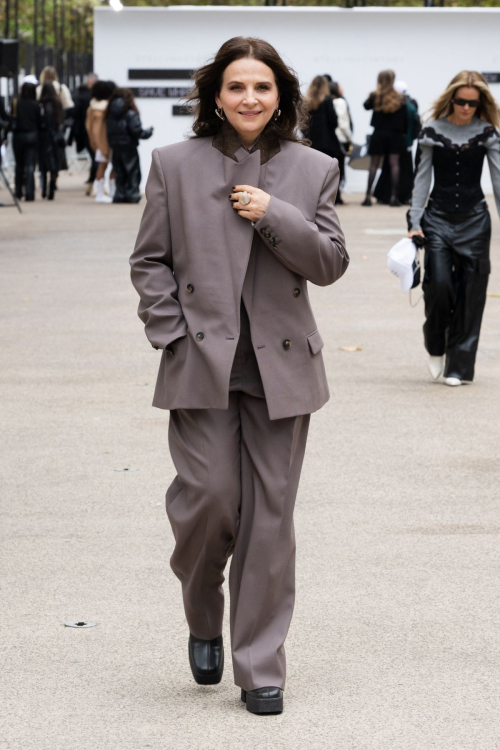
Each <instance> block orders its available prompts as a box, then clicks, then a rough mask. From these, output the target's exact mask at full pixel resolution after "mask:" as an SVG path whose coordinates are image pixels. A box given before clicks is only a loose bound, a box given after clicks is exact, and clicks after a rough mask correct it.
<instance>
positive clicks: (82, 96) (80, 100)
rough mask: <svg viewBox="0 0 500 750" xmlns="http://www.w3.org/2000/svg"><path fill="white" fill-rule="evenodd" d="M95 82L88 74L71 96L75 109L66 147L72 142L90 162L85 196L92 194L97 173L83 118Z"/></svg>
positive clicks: (93, 74) (92, 74)
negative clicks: (86, 152) (84, 81)
mask: <svg viewBox="0 0 500 750" xmlns="http://www.w3.org/2000/svg"><path fill="white" fill-rule="evenodd" d="M97 80H98V79H97V76H96V74H95V73H89V74H88V75H87V80H86V83H82V84H81V86H78V88H77V89H76V91H75V92H74V93H73V94H72V97H73V102H74V104H75V107H74V110H73V124H72V126H71V134H70V140H69V143H68V145H71V143H72V142H73V141H74V142H75V145H76V150H77V152H78V153H80V152H81V151H84V150H85V149H86V150H87V151H88V153H89V156H90V158H91V160H92V164H91V167H90V174H89V178H88V180H87V183H86V184H87V195H90V193H91V192H92V185H93V184H94V180H95V177H96V172H97V162H96V160H95V153H94V151H93V150H92V147H91V145H90V141H89V136H88V133H87V128H86V127H85V118H86V116H87V109H88V108H89V104H90V100H91V98H92V94H91V88H92V86H93V85H94V83H95V82H96V81H97Z"/></svg>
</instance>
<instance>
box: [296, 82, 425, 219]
mask: <svg viewBox="0 0 500 750" xmlns="http://www.w3.org/2000/svg"><path fill="white" fill-rule="evenodd" d="M395 79H396V76H395V74H394V72H393V71H392V70H384V71H381V72H380V73H379V75H378V80H377V88H376V90H375V91H373V92H372V93H371V94H370V95H369V97H368V99H367V100H366V101H365V103H364V107H365V109H367V110H372V111H373V116H372V119H371V125H372V127H373V133H372V134H371V135H370V136H368V138H367V140H368V144H369V145H368V153H369V155H370V165H369V173H368V185H367V191H366V197H365V200H364V201H363V203H362V205H363V206H371V205H372V200H371V195H372V190H373V186H374V183H375V178H376V176H377V171H378V170H379V169H382V172H381V174H380V178H379V180H378V181H377V183H376V187H375V191H374V196H375V198H376V199H377V201H378V202H379V203H385V204H388V205H390V206H401V205H403V204H407V205H408V204H409V203H410V200H411V192H412V188H413V158H412V145H413V142H414V140H415V139H416V138H417V136H418V133H419V131H420V127H421V123H420V117H419V114H418V104H417V102H416V101H415V99H413V98H412V97H411V96H410V95H409V94H408V93H407V86H406V83H404V82H403V81H396V80H395ZM306 105H307V109H308V114H309V124H308V126H307V127H306V128H305V130H304V135H305V136H306V137H307V138H308V139H309V140H310V141H311V146H312V148H314V149H317V150H318V151H322V152H323V153H325V154H328V156H331V157H333V158H335V159H338V162H339V167H340V185H339V191H338V194H337V203H338V204H342V203H343V200H342V194H341V190H342V189H343V186H344V182H345V160H346V156H349V155H351V153H352V150H353V143H352V134H353V130H354V128H353V123H352V117H351V113H350V110H349V106H348V104H347V102H346V100H345V98H344V94H343V90H342V86H341V85H340V84H339V83H338V82H336V81H334V80H333V79H332V77H331V76H330V75H318V76H316V77H315V78H313V80H312V81H311V84H310V86H309V89H308V91H307V94H306Z"/></svg>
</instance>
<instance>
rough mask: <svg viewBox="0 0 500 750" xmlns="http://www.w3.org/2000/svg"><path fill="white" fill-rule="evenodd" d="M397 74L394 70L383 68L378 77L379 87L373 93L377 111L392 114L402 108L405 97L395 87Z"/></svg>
mask: <svg viewBox="0 0 500 750" xmlns="http://www.w3.org/2000/svg"><path fill="white" fill-rule="evenodd" d="M395 78H396V74H395V73H394V71H393V70H381V71H380V73H379V74H378V78H377V89H376V91H374V92H373V93H372V96H373V99H374V104H373V109H374V110H375V112H385V113H387V114H392V113H393V112H397V111H398V109H401V107H402V106H403V103H404V97H403V96H402V94H400V93H398V92H397V91H396V89H395V88H394V80H395Z"/></svg>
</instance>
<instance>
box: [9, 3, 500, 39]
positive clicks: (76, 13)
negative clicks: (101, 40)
mask: <svg viewBox="0 0 500 750" xmlns="http://www.w3.org/2000/svg"><path fill="white" fill-rule="evenodd" d="M281 1H282V0H277V2H278V3H281ZM122 2H123V5H130V6H156V7H161V6H166V5H264V4H265V2H264V0H243V2H242V0H212V2H211V3H208V2H207V0H169V2H167V0H122ZM349 2H350V3H351V4H352V2H353V0H349ZM358 2H359V3H360V2H361V0H358ZM435 2H436V3H438V2H439V0H435ZM0 3H1V6H0V37H1V36H3V35H4V33H5V13H6V8H7V7H9V9H10V12H9V27H10V33H9V36H10V38H14V37H15V36H16V33H15V28H14V26H15V7H16V0H0ZM101 4H102V3H101V1H100V0H36V2H35V0H17V7H18V18H19V22H18V36H19V39H21V40H24V41H26V42H30V43H34V41H35V7H37V8H38V23H37V43H38V45H40V46H41V45H43V44H44V43H45V46H46V47H52V48H55V47H56V46H57V47H59V48H64V49H66V50H74V51H77V52H91V51H92V44H93V41H92V40H93V20H94V19H93V8H94V6H100V5H101ZM286 4H287V5H316V6H318V5H337V6H342V7H343V6H345V0H286ZM444 4H445V7H453V6H465V7H499V6H500V0H445V3H444ZM366 5H367V6H384V7H403V6H413V7H422V5H423V0H366ZM429 12H430V13H432V9H429Z"/></svg>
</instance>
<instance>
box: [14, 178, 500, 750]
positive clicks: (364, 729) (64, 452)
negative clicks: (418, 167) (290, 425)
mask: <svg viewBox="0 0 500 750" xmlns="http://www.w3.org/2000/svg"><path fill="white" fill-rule="evenodd" d="M81 183H82V178H81V177H62V178H61V180H60V190H59V191H58V193H57V197H56V200H55V201H54V203H52V204H48V203H42V201H40V200H38V201H36V202H35V203H32V204H26V205H24V206H23V210H24V213H23V215H22V216H20V215H18V214H17V212H16V211H15V210H14V209H5V208H1V209H0V267H1V273H0V285H1V297H0V300H1V302H0V304H1V308H0V337H1V338H0V341H1V368H0V378H1V386H0V387H1V413H2V420H1V421H2V430H1V440H2V448H1V456H0V471H1V493H0V496H1V515H2V518H1V537H2V539H1V560H0V564H1V595H2V604H1V608H0V627H1V654H2V657H1V665H0V675H1V680H0V682H1V683H2V685H1V688H0V689H1V691H2V704H3V705H2V708H1V709H0V725H1V727H2V728H1V731H0V748H2V750H4V749H8V750H63V749H64V750H66V748H70V747H79V748H85V749H87V748H88V749H89V750H145V749H146V748H153V749H154V750H163V749H165V748H168V749H172V750H240V749H241V750H247V749H249V750H255V749H259V750H260V749H261V748H262V749H264V750H266V749H267V748H269V749H271V748H272V749H273V750H274V749H276V748H278V749H281V748H283V749H286V750H288V749H290V750H296V749H297V748H298V749H299V750H309V748H311V749H312V750H315V749H316V748H318V749H320V748H321V749H323V748H324V749H325V750H330V749H335V750H431V749H432V750H434V749H436V748H437V750H494V748H499V747H500V741H499V737H500V718H499V705H500V703H499V699H500V636H499V625H500V622H499V621H500V608H499V605H500V602H499V590H500V588H499V583H500V582H499V571H500V552H499V536H500V502H499V501H500V481H499V440H500V396H499V385H500V296H499V295H500V222H499V220H498V218H497V217H496V215H495V212H494V207H493V204H491V208H492V216H493V227H494V232H493V244H492V260H493V269H494V270H493V274H492V276H491V279H490V286H489V291H490V293H493V294H497V296H496V297H495V296H491V297H489V298H488V303H487V308H486V312H485V317H484V324H483V331H482V336H481V342H480V350H479V356H478V360H477V371H476V381H475V382H474V384H473V385H470V386H464V387H461V388H455V389H452V388H448V387H446V386H445V385H443V384H442V383H441V382H439V383H434V382H432V381H431V380H430V377H429V375H428V374H427V369H426V364H425V353H424V349H423V344H422V333H421V325H422V321H423V306H422V302H420V303H419V304H418V305H417V306H416V307H414V308H412V307H410V305H409V303H408V296H407V295H404V294H402V293H401V292H400V291H399V287H398V282H397V280H396V279H395V278H394V277H392V276H391V275H390V274H389V272H388V271H387V269H386V265H385V256H386V252H387V250H388V249H389V247H390V246H391V245H392V244H393V243H394V242H395V241H396V240H397V239H398V238H399V237H400V236H402V235H403V234H404V230H405V209H404V208H402V209H393V208H388V207H379V206H373V207H372V208H361V207H360V206H359V203H360V200H361V196H347V200H348V201H349V205H346V206H344V207H341V208H340V210H339V214H340V218H341V221H342V224H343V226H344V229H345V232H346V236H347V240H348V248H349V252H350V254H351V258H352V261H351V266H350V268H349V270H348V272H347V275H346V276H345V277H344V278H343V279H342V280H341V281H340V282H339V283H338V284H335V285H334V286H332V287H329V288H324V289H320V288H314V287H312V288H311V298H312V303H313V307H314V309H315V311H316V313H317V320H318V324H319V328H320V331H321V333H322V335H323V338H324V339H325V350H324V352H325V360H326V366H327V370H328V374H329V380H330V388H331V394H332V396H331V400H330V402H329V403H328V404H327V406H326V407H325V408H324V409H323V410H322V411H320V412H318V413H317V414H315V415H314V416H313V419H312V425H311V433H310V440H309V448H308V453H307V455H306V461H305V465H304V471H303V475H302V481H301V486H300V490H299V497H298V502H297V510H296V531H297V542H298V557H297V603H296V609H295V615H294V619H293V622H292V627H291V631H290V635H289V638H288V641H287V656H288V684H287V689H286V694H285V702H286V705H285V711H284V713H283V714H282V715H281V716H272V717H265V718H261V717H255V716H252V715H250V714H248V713H247V712H246V711H245V710H244V706H243V704H241V702H240V700H239V693H238V691H237V689H236V687H235V686H234V684H233V680H232V674H231V669H230V666H229V667H228V668H226V673H225V675H224V679H223V682H222V683H221V685H220V686H217V687H200V686H197V685H196V684H195V683H194V682H193V681H192V678H191V675H190V671H189V666H188V660H187V635H188V633H187V627H186V623H185V619H184V614H183V610H182V603H181V593H180V586H179V584H178V582H177V579H176V578H175V577H174V575H173V574H172V573H171V572H170V569H169V564H168V560H169V556H170V553H171V551H172V546H173V540H172V535H171V532H170V527H169V524H168V521H167V518H166V515H165V511H164V493H165V490H166V488H167V486H168V484H169V483H170V481H171V480H172V478H173V476H174V469H173V465H172V462H171V460H170V458H169V455H168V446H167V427H168V414H167V413H166V412H161V411H159V410H156V409H153V408H152V407H151V400H152V394H153V387H154V381H155V377H156V370H157V365H158V361H159V354H158V353H157V352H155V351H154V350H153V349H152V348H151V347H150V346H149V344H148V343H147V341H146V339H145V337H144V334H143V330H142V326H141V323H140V321H139V319H138V318H137V317H136V306H137V298H136V294H135V291H134V290H133V288H132V287H131V285H130V282H129V276H128V257H129V255H130V252H131V250H132V247H133V243H134V239H135V235H136V231H137V227H138V223H139V220H140V216H141V213H142V209H143V206H105V205H95V204H94V203H93V201H92V200H91V199H89V198H85V197H84V195H83V187H82V184H81ZM5 197H6V195H5V190H2V191H1V192H0V199H5ZM400 230H401V234H399V231H400ZM417 299H418V294H417V295H415V301H416V300H417ZM342 347H356V348H357V347H359V348H360V349H361V351H344V350H343V349H342ZM123 468H128V469H130V471H128V472H124V471H117V469H123ZM132 469H134V471H132ZM80 620H81V621H91V622H94V623H96V626H95V627H93V628H88V629H80V630H78V629H73V628H69V627H65V626H64V623H65V622H68V621H80ZM225 636H226V637H227V638H228V637H229V636H228V631H227V627H226V630H225Z"/></svg>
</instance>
